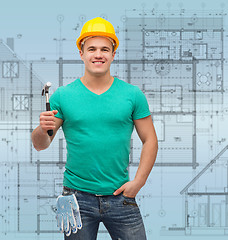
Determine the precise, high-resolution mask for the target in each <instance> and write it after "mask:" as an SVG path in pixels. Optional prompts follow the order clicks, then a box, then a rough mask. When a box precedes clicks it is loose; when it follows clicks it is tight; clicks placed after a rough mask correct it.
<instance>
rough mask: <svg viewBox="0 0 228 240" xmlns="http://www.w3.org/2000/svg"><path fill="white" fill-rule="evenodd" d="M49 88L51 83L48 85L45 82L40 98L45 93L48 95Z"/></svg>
mask: <svg viewBox="0 0 228 240" xmlns="http://www.w3.org/2000/svg"><path fill="white" fill-rule="evenodd" d="M50 87H51V83H50V82H47V83H46V84H45V85H44V87H43V89H42V96H43V95H44V94H45V93H48V90H49V88H50Z"/></svg>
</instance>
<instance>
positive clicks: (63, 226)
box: [56, 194, 82, 236]
mask: <svg viewBox="0 0 228 240" xmlns="http://www.w3.org/2000/svg"><path fill="white" fill-rule="evenodd" d="M56 207H57V212H56V219H57V225H58V227H59V229H60V231H61V232H65V233H66V236H70V234H71V231H72V233H76V232H77V230H78V229H81V228H82V221H81V216H80V212H79V206H78V201H77V199H76V197H75V195H74V194H71V195H66V196H64V195H60V196H58V198H57V206H56Z"/></svg>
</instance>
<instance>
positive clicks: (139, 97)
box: [132, 86, 150, 120]
mask: <svg viewBox="0 0 228 240" xmlns="http://www.w3.org/2000/svg"><path fill="white" fill-rule="evenodd" d="M149 115H150V109H149V105H148V102H147V99H146V96H145V95H144V93H143V92H142V91H141V89H140V88H139V87H138V86H136V88H135V106H134V110H133V113H132V118H133V120H136V119H140V118H144V117H148V116H149Z"/></svg>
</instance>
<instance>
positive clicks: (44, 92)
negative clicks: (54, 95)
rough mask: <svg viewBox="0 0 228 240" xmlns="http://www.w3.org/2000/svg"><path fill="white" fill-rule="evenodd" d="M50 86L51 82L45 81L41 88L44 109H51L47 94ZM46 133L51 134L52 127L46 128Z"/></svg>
mask: <svg viewBox="0 0 228 240" xmlns="http://www.w3.org/2000/svg"><path fill="white" fill-rule="evenodd" d="M50 87H51V83H50V82H47V83H46V84H45V85H44V87H43V89H42V96H44V94H45V96H46V111H50V110H51V108H50V103H49V94H48V90H49V88H50ZM47 133H48V135H49V136H52V135H53V130H52V129H51V130H48V131H47Z"/></svg>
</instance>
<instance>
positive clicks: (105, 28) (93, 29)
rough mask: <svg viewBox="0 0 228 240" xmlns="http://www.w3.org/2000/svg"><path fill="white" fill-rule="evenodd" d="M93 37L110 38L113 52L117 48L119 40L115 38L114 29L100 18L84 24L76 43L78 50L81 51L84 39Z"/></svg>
mask: <svg viewBox="0 0 228 240" xmlns="http://www.w3.org/2000/svg"><path fill="white" fill-rule="evenodd" d="M93 36H102V37H108V38H111V39H112V40H113V41H114V51H116V49H117V48H118V46H119V40H118V38H117V37H116V33H115V29H114V27H113V26H112V24H111V23H110V22H108V21H107V20H105V19H103V18H101V17H97V18H93V19H91V20H89V21H88V22H86V23H85V24H84V26H83V27H82V30H81V34H80V36H79V38H78V39H77V42H76V43H77V47H78V49H79V50H81V43H82V41H83V39H84V38H87V37H93Z"/></svg>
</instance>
